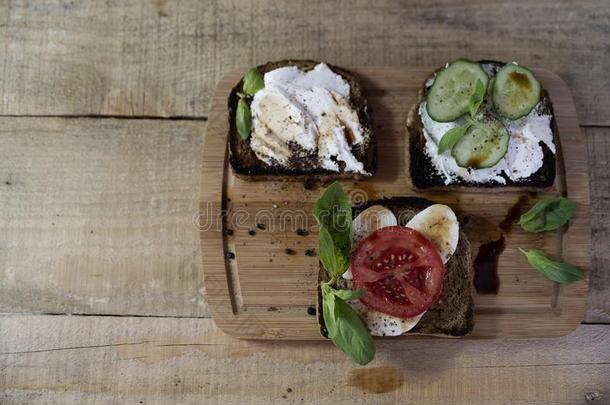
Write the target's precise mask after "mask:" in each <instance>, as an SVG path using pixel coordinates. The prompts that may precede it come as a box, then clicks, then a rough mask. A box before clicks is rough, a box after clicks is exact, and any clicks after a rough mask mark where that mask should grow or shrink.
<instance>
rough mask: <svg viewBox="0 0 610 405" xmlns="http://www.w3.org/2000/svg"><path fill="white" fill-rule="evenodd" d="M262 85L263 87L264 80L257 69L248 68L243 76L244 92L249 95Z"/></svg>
mask: <svg viewBox="0 0 610 405" xmlns="http://www.w3.org/2000/svg"><path fill="white" fill-rule="evenodd" d="M263 87H265V81H264V80H263V76H262V75H261V74H260V73H259V72H258V70H256V68H252V69H250V70H248V72H247V73H246V75H245V76H244V86H243V89H244V93H246V94H248V95H250V96H251V95H253V94H254V93H256V92H257V91H259V90H260V89H262V88H263Z"/></svg>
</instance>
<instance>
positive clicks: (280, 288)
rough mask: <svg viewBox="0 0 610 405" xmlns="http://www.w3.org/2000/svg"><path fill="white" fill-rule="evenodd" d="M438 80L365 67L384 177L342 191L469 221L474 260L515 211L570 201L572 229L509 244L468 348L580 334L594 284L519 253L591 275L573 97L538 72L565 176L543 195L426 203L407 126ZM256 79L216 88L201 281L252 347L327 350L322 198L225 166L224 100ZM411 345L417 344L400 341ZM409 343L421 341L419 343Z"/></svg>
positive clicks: (422, 71)
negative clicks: (406, 201) (282, 342)
mask: <svg viewBox="0 0 610 405" xmlns="http://www.w3.org/2000/svg"><path fill="white" fill-rule="evenodd" d="M434 69H435V68H434V67H430V68H412V67H359V68H352V69H351V70H352V71H354V72H355V73H357V74H358V75H359V76H360V78H361V80H362V83H363V86H364V89H365V95H366V97H367V99H368V102H369V106H370V108H371V109H372V111H373V121H374V125H375V131H376V136H377V139H378V161H379V165H378V169H377V173H376V174H375V176H374V177H373V178H372V179H369V180H366V181H343V182H342V184H343V187H344V189H345V190H346V191H347V192H348V193H349V195H350V198H351V199H352V201H353V202H354V203H362V202H365V201H366V200H372V199H377V198H382V197H394V196H418V197H424V198H428V199H430V200H432V201H435V202H439V203H443V204H448V205H450V206H451V207H452V208H453V209H454V210H455V211H456V212H457V213H458V214H461V215H463V216H465V217H468V218H471V219H472V221H470V223H471V229H470V231H469V232H470V233H469V238H470V239H471V242H472V244H473V252H472V254H473V258H474V257H475V256H476V253H477V249H478V246H479V245H480V244H481V242H483V241H486V240H485V239H486V238H490V237H493V238H495V237H496V236H491V235H493V234H498V235H499V232H500V230H499V228H498V226H499V225H500V223H501V222H502V221H503V220H505V219H506V218H507V215H508V212H509V211H510V210H511V208H513V207H515V206H516V204H517V203H518V201H520V200H521V201H522V202H525V208H524V209H527V208H529V207H530V206H531V205H532V204H533V203H534V202H535V201H537V200H538V199H539V198H542V197H544V196H545V195H560V194H563V195H567V196H568V197H570V198H571V199H573V200H575V201H576V202H577V204H578V207H577V211H576V214H575V216H574V217H573V218H572V220H571V221H570V225H569V227H568V228H567V230H566V229H563V230H560V231H557V232H547V233H543V234H528V233H526V232H524V231H522V230H521V229H520V228H519V227H518V226H517V225H512V226H510V229H509V230H508V231H507V232H506V234H505V237H506V249H505V250H504V252H503V253H502V255H501V256H500V259H499V265H498V274H499V278H500V288H499V292H498V293H497V294H492V295H479V294H475V297H474V301H475V319H474V322H475V327H474V330H473V333H472V334H471V335H469V337H470V338H532V337H551V336H560V335H565V334H567V333H569V332H571V331H572V330H574V329H575V328H576V326H577V325H578V324H579V323H580V322H581V320H582V318H583V314H584V310H585V305H586V301H587V286H588V279H587V278H585V279H584V280H581V281H579V282H577V283H574V284H570V285H559V284H556V283H553V282H551V281H549V280H547V279H546V278H544V277H543V276H542V275H541V274H539V273H538V272H536V271H535V270H534V269H532V268H531V267H530V266H529V265H528V264H527V261H526V259H525V257H524V256H523V255H522V254H521V253H520V252H519V251H518V250H517V247H523V248H526V249H529V248H541V249H544V250H545V251H546V252H548V253H549V254H552V255H553V256H555V257H557V258H561V259H562V260H565V261H567V262H570V263H572V264H575V265H577V266H579V267H580V268H581V269H583V270H585V272H586V271H587V270H588V268H589V264H590V223H589V218H590V215H589V209H590V208H589V178H588V173H587V163H586V159H587V154H586V144H585V138H584V137H583V136H582V134H581V132H580V128H579V125H578V119H577V116H576V111H575V108H574V103H573V100H572V96H571V94H570V91H569V89H568V88H567V86H566V84H565V83H564V82H563V81H562V80H561V79H560V78H559V77H558V76H557V75H555V74H554V73H551V72H549V71H546V70H542V69H534V71H535V73H536V75H537V77H538V79H539V80H540V81H541V82H542V84H543V86H544V87H545V88H546V89H547V90H548V91H549V93H550V95H551V100H552V101H553V105H554V109H555V118H556V120H557V125H558V128H559V138H560V140H559V142H558V155H557V158H558V159H557V176H556V181H555V184H554V186H553V187H552V188H551V189H549V190H545V191H544V192H540V193H532V192H527V191H519V190H501V189H490V190H480V191H473V190H439V191H426V192H420V191H416V190H414V189H413V188H412V185H411V182H410V179H409V175H408V167H409V162H408V156H407V155H406V150H407V145H408V144H407V142H408V138H407V136H406V128H405V120H406V116H407V112H408V111H409V109H410V108H411V106H412V105H413V104H414V103H415V102H417V97H418V95H417V94H418V90H419V88H420V86H421V83H423V81H424V79H425V78H426V77H427V76H428V75H429V74H430V72H431V71H433V70H434ZM246 70H247V69H246V68H244V69H240V70H238V71H234V72H232V73H230V74H228V75H226V76H225V77H224V78H223V79H222V80H221V81H220V83H219V84H218V86H217V88H216V92H215V94H214V98H213V100H212V106H211V110H210V115H209V123H208V130H207V131H208V132H207V135H206V137H205V143H204V149H203V168H202V185H201V201H200V215H199V217H198V218H197V225H198V226H199V228H200V232H201V247H202V257H203V272H204V279H205V287H206V291H207V299H208V303H209V306H210V310H211V312H212V316H213V318H214V320H215V322H216V324H217V325H218V326H219V327H220V328H221V329H222V330H223V331H225V332H226V333H228V334H230V335H232V336H235V337H240V338H247V339H322V336H321V335H320V332H319V326H318V323H317V318H316V316H313V315H312V309H313V308H315V307H316V301H317V279H318V270H319V264H318V258H317V256H316V255H315V249H316V248H317V238H318V235H317V228H316V225H315V224H316V223H315V219H314V218H313V216H312V215H311V208H312V206H313V203H314V202H315V201H316V200H317V199H318V197H319V196H320V195H321V194H322V192H323V190H324V188H323V187H322V186H315V185H314V186H313V187H312V185H311V184H307V183H303V182H286V181H278V182H271V181H267V182H249V181H244V180H241V179H238V178H236V177H235V176H234V175H233V173H232V171H231V168H230V165H229V163H228V159H227V134H228V111H227V98H228V95H229V93H230V91H231V88H232V87H233V86H234V85H235V84H236V83H237V82H238V81H239V80H240V78H241V76H242V75H243V74H244V72H245V71H246ZM402 338H409V336H408V335H407V336H403V337H402ZM411 338H412V337H411Z"/></svg>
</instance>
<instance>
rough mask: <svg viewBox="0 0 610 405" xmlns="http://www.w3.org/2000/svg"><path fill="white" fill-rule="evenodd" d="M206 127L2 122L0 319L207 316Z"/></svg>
mask: <svg viewBox="0 0 610 405" xmlns="http://www.w3.org/2000/svg"><path fill="white" fill-rule="evenodd" d="M205 126H206V124H205V122H196V121H166V120H115V119H60V118H0V128H1V129H0V144H1V145H2V148H0V229H2V232H0V311H2V312H31V311H33V312H54V313H56V312H60V313H93V314H140V315H172V316H206V315H207V313H208V312H207V304H206V302H205V294H204V292H203V284H202V283H203V281H202V275H201V268H200V261H201V259H200V252H199V246H198V237H197V234H198V233H197V228H196V226H195V219H196V216H197V213H198V206H197V196H198V194H199V169H200V164H201V160H200V156H201V153H200V147H201V142H202V138H203V131H204V129H205Z"/></svg>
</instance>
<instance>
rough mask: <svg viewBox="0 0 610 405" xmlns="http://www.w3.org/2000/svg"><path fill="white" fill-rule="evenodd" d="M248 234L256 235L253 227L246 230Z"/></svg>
mask: <svg viewBox="0 0 610 405" xmlns="http://www.w3.org/2000/svg"><path fill="white" fill-rule="evenodd" d="M248 235H250V236H254V235H256V231H255V230H254V229H250V230H249V231H248Z"/></svg>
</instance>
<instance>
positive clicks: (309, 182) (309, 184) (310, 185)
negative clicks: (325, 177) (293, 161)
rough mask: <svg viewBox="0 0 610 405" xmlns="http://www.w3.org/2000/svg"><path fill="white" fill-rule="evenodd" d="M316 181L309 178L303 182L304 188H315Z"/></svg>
mask: <svg viewBox="0 0 610 405" xmlns="http://www.w3.org/2000/svg"><path fill="white" fill-rule="evenodd" d="M313 186H314V182H313V180H310V179H307V180H305V183H303V188H304V189H305V190H313Z"/></svg>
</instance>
